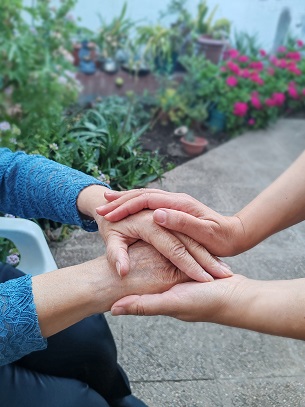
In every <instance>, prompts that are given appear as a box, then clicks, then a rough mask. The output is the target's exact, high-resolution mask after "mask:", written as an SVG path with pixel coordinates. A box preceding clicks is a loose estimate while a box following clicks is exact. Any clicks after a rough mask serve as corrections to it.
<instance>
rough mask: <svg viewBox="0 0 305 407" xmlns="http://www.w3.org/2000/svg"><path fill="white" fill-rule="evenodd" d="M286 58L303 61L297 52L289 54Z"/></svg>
mask: <svg viewBox="0 0 305 407" xmlns="http://www.w3.org/2000/svg"><path fill="white" fill-rule="evenodd" d="M286 58H288V59H293V60H294V61H301V59H302V57H301V54H300V53H299V52H297V51H294V52H287V54H286Z"/></svg>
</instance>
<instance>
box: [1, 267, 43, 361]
mask: <svg viewBox="0 0 305 407" xmlns="http://www.w3.org/2000/svg"><path fill="white" fill-rule="evenodd" d="M46 347H47V340H46V339H44V338H43V337H42V335H41V332H40V328H39V324H38V317H37V313H36V308H35V305H34V302H33V294H32V279H31V276H30V275H29V274H28V275H26V276H24V277H20V278H16V279H13V280H9V281H7V282H5V283H1V284H0V366H3V365H6V364H8V363H11V362H13V361H15V360H18V359H20V358H21V357H22V356H25V355H27V354H28V353H31V352H33V351H36V350H42V349H45V348H46Z"/></svg>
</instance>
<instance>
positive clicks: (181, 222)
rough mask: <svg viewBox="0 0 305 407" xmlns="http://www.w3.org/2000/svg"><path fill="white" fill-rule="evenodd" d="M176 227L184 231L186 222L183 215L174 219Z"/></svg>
mask: <svg viewBox="0 0 305 407" xmlns="http://www.w3.org/2000/svg"><path fill="white" fill-rule="evenodd" d="M176 221H177V226H178V228H179V229H183V230H184V229H185V228H186V227H187V225H188V223H187V220H186V218H185V216H184V215H183V214H179V215H178V216H177V218H176Z"/></svg>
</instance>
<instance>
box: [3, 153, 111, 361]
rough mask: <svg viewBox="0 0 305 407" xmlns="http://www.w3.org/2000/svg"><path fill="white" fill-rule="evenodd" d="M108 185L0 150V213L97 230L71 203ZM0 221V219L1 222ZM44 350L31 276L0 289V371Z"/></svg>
mask: <svg viewBox="0 0 305 407" xmlns="http://www.w3.org/2000/svg"><path fill="white" fill-rule="evenodd" d="M94 184H99V185H104V186H108V185H106V184H104V183H102V182H100V181H98V180H97V179H95V178H93V177H91V176H88V175H86V174H84V173H82V172H79V171H76V170H73V169H71V168H69V167H66V166H64V165H61V164H58V163H56V162H54V161H51V160H48V159H46V158H45V157H42V156H39V155H27V154H25V153H22V152H18V153H12V152H11V151H10V150H8V149H6V148H0V211H2V212H6V213H10V214H13V215H17V216H20V217H23V218H45V219H51V220H54V221H58V222H61V223H68V224H71V225H78V226H81V227H82V228H84V229H85V230H87V231H96V230H97V225H96V223H95V222H92V221H86V220H85V221H84V220H82V219H81V217H80V214H79V212H78V210H77V206H76V200H77V197H78V194H79V193H80V191H81V190H82V189H84V188H85V187H87V186H89V185H94ZM0 222H1V218H0ZM46 347H47V341H46V340H45V339H44V338H43V337H42V335H41V332H40V328H39V324H38V317H37V313H36V308H35V304H34V302H33V294H32V280H31V276H30V275H26V276H24V277H20V278H18V279H14V280H10V281H7V282H5V283H1V284H0V366H3V365H6V364H8V363H11V362H13V361H15V360H18V359H20V358H21V357H22V356H24V355H26V354H28V353H30V352H33V351H36V350H42V349H45V348H46Z"/></svg>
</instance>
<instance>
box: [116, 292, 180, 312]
mask: <svg viewBox="0 0 305 407" xmlns="http://www.w3.org/2000/svg"><path fill="white" fill-rule="evenodd" d="M173 299H174V297H172V296H171V295H168V292H164V293H162V294H145V295H130V296H128V297H125V298H121V299H120V300H119V301H117V302H116V303H114V304H113V306H112V307H111V314H112V315H114V316H117V315H146V316H152V315H168V316H174V315H176V314H177V309H178V306H179V304H178V302H177V301H173Z"/></svg>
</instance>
